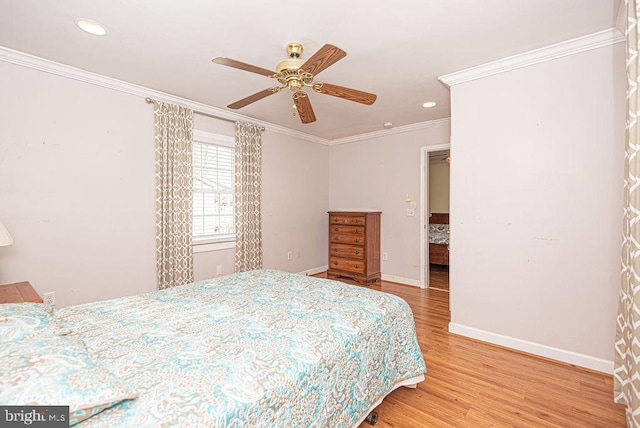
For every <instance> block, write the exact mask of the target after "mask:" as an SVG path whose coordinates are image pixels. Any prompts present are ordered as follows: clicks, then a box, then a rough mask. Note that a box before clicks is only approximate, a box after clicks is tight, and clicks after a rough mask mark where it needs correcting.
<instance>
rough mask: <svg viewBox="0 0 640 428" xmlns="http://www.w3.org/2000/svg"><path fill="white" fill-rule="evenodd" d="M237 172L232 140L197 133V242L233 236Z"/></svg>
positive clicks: (195, 208) (194, 238)
mask: <svg viewBox="0 0 640 428" xmlns="http://www.w3.org/2000/svg"><path fill="white" fill-rule="evenodd" d="M234 173H235V171H234V149H233V140H232V139H231V138H229V137H223V136H219V135H214V134H208V133H203V132H194V142H193V241H194V244H203V243H209V242H222V241H232V240H233V239H234V226H233V224H234V222H233V215H234V209H233V207H234V204H233V195H234V183H235V181H234Z"/></svg>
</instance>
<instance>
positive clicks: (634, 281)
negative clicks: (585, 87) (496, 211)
mask: <svg viewBox="0 0 640 428" xmlns="http://www.w3.org/2000/svg"><path fill="white" fill-rule="evenodd" d="M625 4H626V7H627V18H628V19H627V29H626V37H627V78H628V79H627V82H628V83H627V85H628V86H627V127H626V136H625V137H626V138H625V139H626V143H625V171H624V215H623V226H622V227H623V230H622V232H623V242H622V287H621V289H620V301H619V303H618V319H617V328H616V345H615V366H614V374H613V378H614V379H613V380H614V395H615V401H616V402H617V403H623V404H626V405H627V422H628V425H629V426H630V427H640V258H639V257H640V153H639V144H640V125H638V116H639V115H640V98H639V97H638V83H639V79H638V77H639V76H638V71H639V70H638V69H639V67H638V66H639V63H638V48H639V46H638V41H639V40H640V37H639V32H638V16H639V13H640V11H639V10H638V5H637V4H636V0H626V1H625Z"/></svg>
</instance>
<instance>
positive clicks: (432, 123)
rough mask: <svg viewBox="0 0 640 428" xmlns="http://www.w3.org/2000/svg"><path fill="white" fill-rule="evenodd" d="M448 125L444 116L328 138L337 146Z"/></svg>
mask: <svg viewBox="0 0 640 428" xmlns="http://www.w3.org/2000/svg"><path fill="white" fill-rule="evenodd" d="M450 125H451V118H450V117H445V118H444V119H434V120H428V121H425V122H418V123H412V124H410V125H404V126H398V127H395V128H391V129H382V130H379V131H373V132H367V133H366V134H358V135H352V136H350V137H344V138H336V139H334V140H329V145H330V146H337V145H338V144H347V143H354V142H356V141H362V140H371V139H373V138H380V137H386V136H389V135H395V134H401V133H403V132H411V131H417V130H419V129H425V128H435V127H436V126H450Z"/></svg>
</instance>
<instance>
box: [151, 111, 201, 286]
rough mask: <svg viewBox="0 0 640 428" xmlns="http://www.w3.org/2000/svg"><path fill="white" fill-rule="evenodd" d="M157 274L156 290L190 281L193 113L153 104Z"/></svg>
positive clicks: (191, 275)
mask: <svg viewBox="0 0 640 428" xmlns="http://www.w3.org/2000/svg"><path fill="white" fill-rule="evenodd" d="M153 115H154V120H155V133H156V136H155V141H156V271H157V276H158V288H159V289H163V288H168V287H175V286H176V285H182V284H188V283H190V282H193V249H192V247H191V243H192V236H191V229H192V227H193V224H192V220H191V217H192V205H193V174H192V163H191V158H192V144H193V111H192V110H191V109H188V108H185V107H180V106H177V105H173V104H168V103H163V102H159V101H156V102H155V103H154V109H153Z"/></svg>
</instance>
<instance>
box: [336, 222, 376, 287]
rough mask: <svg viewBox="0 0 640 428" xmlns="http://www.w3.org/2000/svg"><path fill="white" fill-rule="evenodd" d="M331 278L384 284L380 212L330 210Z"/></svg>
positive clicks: (366, 283) (364, 283)
mask: <svg viewBox="0 0 640 428" xmlns="http://www.w3.org/2000/svg"><path fill="white" fill-rule="evenodd" d="M327 277H329V278H333V279H335V278H339V277H345V278H351V279H353V280H354V281H356V282H358V283H359V284H363V285H370V284H372V283H374V282H378V281H380V212H379V211H361V212H354V211H348V212H347V211H329V270H328V271H327Z"/></svg>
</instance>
